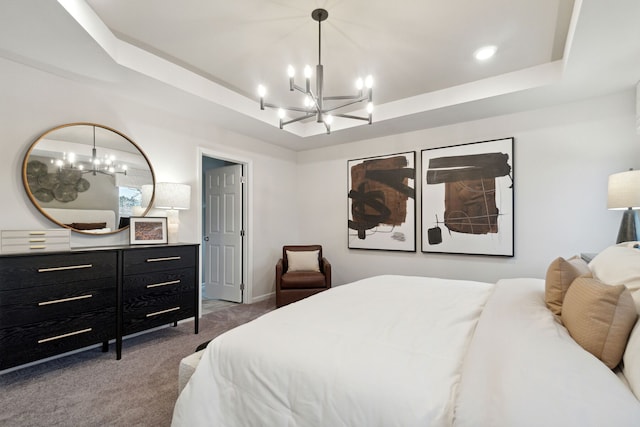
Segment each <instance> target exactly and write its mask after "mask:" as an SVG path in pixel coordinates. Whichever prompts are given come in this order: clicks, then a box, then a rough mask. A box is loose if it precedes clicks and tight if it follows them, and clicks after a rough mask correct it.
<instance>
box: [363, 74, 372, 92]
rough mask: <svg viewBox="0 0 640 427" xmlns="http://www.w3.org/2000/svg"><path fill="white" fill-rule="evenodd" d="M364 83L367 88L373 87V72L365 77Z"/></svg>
mask: <svg viewBox="0 0 640 427" xmlns="http://www.w3.org/2000/svg"><path fill="white" fill-rule="evenodd" d="M364 85H365V86H366V87H367V89H371V88H372V87H373V76H372V75H371V74H369V75H368V76H367V77H366V78H365V79H364Z"/></svg>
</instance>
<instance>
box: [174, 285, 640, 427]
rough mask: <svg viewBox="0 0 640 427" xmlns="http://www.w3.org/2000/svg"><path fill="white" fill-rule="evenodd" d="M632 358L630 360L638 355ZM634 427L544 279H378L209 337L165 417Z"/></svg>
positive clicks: (403, 426)
mask: <svg viewBox="0 0 640 427" xmlns="http://www.w3.org/2000/svg"><path fill="white" fill-rule="evenodd" d="M638 362H639V363H640V361H638ZM542 425H544V426H555V425H557V426H605V425H606V426H639V425H640V403H639V401H638V400H637V399H636V397H635V395H634V394H633V392H632V391H631V389H630V388H629V386H628V385H627V384H626V383H625V379H624V376H623V375H622V374H621V373H620V374H619V375H616V374H615V373H614V372H613V371H612V370H611V369H609V368H607V366H605V365H604V364H603V363H602V362H600V360H598V359H597V358H596V357H594V356H592V355H591V354H590V353H588V352H587V351H585V350H583V349H582V347H580V345H578V344H577V343H576V342H575V341H574V340H573V339H572V338H571V336H570V335H569V333H568V332H567V330H566V329H565V328H564V327H563V326H562V325H561V324H560V323H559V322H557V321H556V320H555V319H554V316H553V314H552V313H551V312H550V311H549V310H548V309H547V307H546V306H545V282H544V281H543V280H539V279H509V280H501V281H499V282H498V283H497V284H495V285H494V284H489V283H480V282H468V281H457V280H443V279H433V278H423V277H406V276H378V277H373V278H370V279H365V280H362V281H358V282H354V283H351V284H348V285H344V286H339V287H336V288H332V289H330V290H328V291H325V292H323V293H320V294H318V295H316V296H313V297H310V298H307V299H305V300H302V301H300V302H297V303H294V304H291V305H289V306H286V307H283V308H280V309H278V310H276V311H273V312H271V313H268V314H266V315H264V316H262V317H261V318H258V319H256V320H254V321H253V322H250V323H248V324H246V325H243V326H241V327H238V328H236V329H234V330H231V331H229V332H227V333H225V334H223V335H221V336H219V337H217V338H216V339H214V340H213V341H212V342H211V343H210V344H209V346H208V347H207V349H206V350H205V352H204V354H203V357H202V360H201V362H200V363H199V365H198V367H197V369H196V371H195V373H194V375H193V376H192V377H191V380H190V381H189V383H188V384H187V386H186V387H185V389H184V390H183V392H182V393H181V395H180V396H179V399H178V401H177V403H176V406H175V410H174V415H173V426H270V427H276V426H331V427H336V426H367V427H373V426H380V427H383V426H384V427H388V426H398V427H410V426H474V427H475V426H542Z"/></svg>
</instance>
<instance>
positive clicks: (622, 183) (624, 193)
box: [607, 170, 640, 209]
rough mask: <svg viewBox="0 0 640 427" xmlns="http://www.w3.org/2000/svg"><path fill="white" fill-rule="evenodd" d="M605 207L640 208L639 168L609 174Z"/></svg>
mask: <svg viewBox="0 0 640 427" xmlns="http://www.w3.org/2000/svg"><path fill="white" fill-rule="evenodd" d="M607 208H609V209H628V208H632V209H640V170H630V171H627V172H620V173H616V174H613V175H610V176H609V191H608V198H607Z"/></svg>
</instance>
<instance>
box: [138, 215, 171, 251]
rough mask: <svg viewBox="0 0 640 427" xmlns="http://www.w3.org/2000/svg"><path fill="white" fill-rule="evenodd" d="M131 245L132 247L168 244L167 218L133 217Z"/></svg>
mask: <svg viewBox="0 0 640 427" xmlns="http://www.w3.org/2000/svg"><path fill="white" fill-rule="evenodd" d="M129 243H130V244H132V245H151V244H162V243H167V218H166V217H131V218H130V219H129Z"/></svg>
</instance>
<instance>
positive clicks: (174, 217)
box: [153, 182, 191, 243]
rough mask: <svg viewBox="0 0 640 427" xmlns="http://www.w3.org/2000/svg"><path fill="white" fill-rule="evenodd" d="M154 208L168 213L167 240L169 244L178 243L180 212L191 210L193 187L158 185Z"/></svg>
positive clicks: (164, 183) (160, 183)
mask: <svg viewBox="0 0 640 427" xmlns="http://www.w3.org/2000/svg"><path fill="white" fill-rule="evenodd" d="M153 205H154V207H155V208H158V209H166V211H167V239H168V242H169V243H178V229H179V227H180V217H179V214H178V211H179V210H186V209H189V207H190V205H191V186H189V185H187V184H176V183H172V182H158V183H156V194H155V200H154V204H153Z"/></svg>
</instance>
